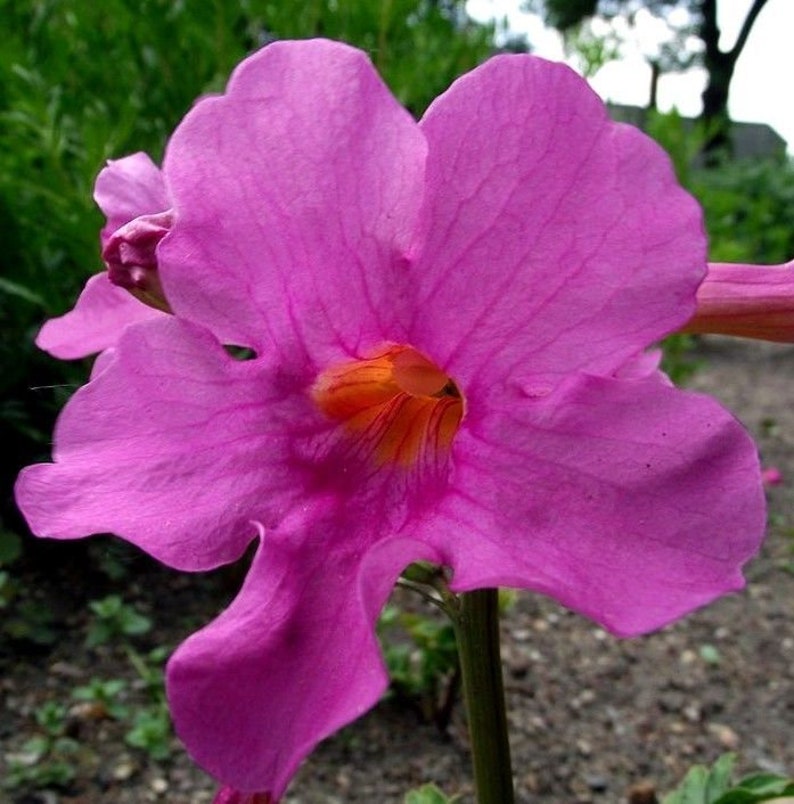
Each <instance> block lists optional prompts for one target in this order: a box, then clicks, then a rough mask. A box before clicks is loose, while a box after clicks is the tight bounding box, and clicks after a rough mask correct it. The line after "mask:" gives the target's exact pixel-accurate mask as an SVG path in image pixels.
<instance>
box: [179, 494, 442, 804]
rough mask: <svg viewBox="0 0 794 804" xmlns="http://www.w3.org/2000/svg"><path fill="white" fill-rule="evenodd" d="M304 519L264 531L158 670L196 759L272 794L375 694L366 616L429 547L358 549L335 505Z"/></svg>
mask: <svg viewBox="0 0 794 804" xmlns="http://www.w3.org/2000/svg"><path fill="white" fill-rule="evenodd" d="M338 510H339V509H338ZM309 530H310V532H304V533H303V534H300V533H294V532H293V533H287V532H282V533H280V532H278V531H276V532H273V533H266V534H265V535H264V538H263V543H262V546H261V548H260V550H259V552H258V554H257V556H256V557H255V559H254V562H253V565H252V567H251V569H250V571H249V573H248V577H247V579H246V581H245V584H244V586H243V588H242V590H241V592H240V593H239V595H238V596H237V598H236V599H235V601H234V602H233V603H232V604H231V606H230V607H229V608H228V609H227V610H226V611H224V612H223V613H222V614H221V615H220V616H219V617H218V618H217V619H216V620H215V621H214V622H213V623H211V624H210V625H209V626H207V627H206V628H204V629H203V630H202V631H199V632H198V633H196V634H194V635H193V636H191V637H190V638H189V639H188V640H187V641H186V642H185V643H184V644H183V645H182V646H181V647H180V648H179V649H178V650H177V651H176V653H175V654H174V656H173V657H172V658H171V661H170V662H169V664H168V671H167V689H168V697H169V702H170V706H171V711H172V714H173V716H174V722H175V725H176V730H177V733H178V734H179V736H180V737H181V739H182V740H183V741H184V742H185V744H186V746H187V748H188V750H189V752H190V753H191V754H192V755H193V757H194V758H195V759H196V761H197V762H199V764H201V765H202V766H203V767H204V768H205V769H207V770H208V771H209V772H210V773H211V774H213V775H214V776H216V777H217V778H218V779H220V780H221V781H222V782H223V783H225V784H229V785H231V786H233V787H234V788H237V789H239V790H244V791H254V790H257V791H266V792H269V793H271V794H272V795H273V797H274V798H275V799H278V798H279V797H280V796H281V794H282V792H283V791H284V788H285V787H286V786H287V783H288V782H289V780H290V778H291V777H292V775H293V774H294V772H295V770H296V769H297V767H298V765H299V763H300V762H301V761H302V760H303V758H304V757H305V756H306V755H307V754H308V753H309V752H310V751H311V750H312V748H313V747H314V746H315V745H316V743H317V742H319V741H320V740H322V739H323V738H325V737H326V736H328V735H329V734H331V733H332V732H334V731H335V730H336V729H338V728H340V727H341V726H343V725H345V724H347V723H349V722H350V721H351V720H354V719H355V718H357V717H359V716H361V715H362V714H363V713H364V712H365V711H366V710H367V709H369V708H370V707H371V706H373V705H374V704H375V703H376V701H377V700H378V698H379V697H380V695H381V694H382V693H383V691H384V689H385V688H386V684H387V674H386V671H385V668H384V666H383V661H382V659H381V658H380V651H379V647H378V644H377V640H376V639H375V620H376V618H377V616H378V614H379V612H380V609H381V608H382V606H383V604H384V602H385V601H386V599H387V597H388V595H389V593H390V591H391V589H392V587H393V585H394V582H395V581H396V579H397V576H398V575H399V573H400V572H401V571H402V569H403V568H404V567H405V566H406V565H407V564H408V563H410V562H411V561H413V560H423V559H424V560H437V558H438V556H437V554H435V553H434V551H432V550H431V549H429V548H427V547H426V546H424V545H421V544H418V543H416V542H413V541H409V540H393V541H387V542H382V543H380V544H378V545H377V546H375V547H374V548H372V549H369V550H367V549H366V546H365V544H366V542H371V541H372V538H373V534H372V533H367V532H366V531H365V530H364V529H363V528H362V527H361V524H360V522H358V521H357V520H356V517H349V516H345V515H344V514H339V513H336V514H334V513H333V512H326V513H322V514H320V515H319V516H317V517H316V519H315V521H314V523H313V524H312V525H311V526H310V528H309ZM362 541H363V544H362Z"/></svg>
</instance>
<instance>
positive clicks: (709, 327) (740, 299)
mask: <svg viewBox="0 0 794 804" xmlns="http://www.w3.org/2000/svg"><path fill="white" fill-rule="evenodd" d="M684 331H685V332H693V333H698V332H713V333H718V334H721V335H740V336H742V337H744V338H760V339H762V340H766V341H780V342H783V343H794V261H793V262H788V263H786V264H785V265H731V264H728V263H718V262H717V263H710V264H709V270H708V273H707V274H706V278H705V280H704V281H703V284H702V285H701V286H700V288H699V289H698V294H697V310H696V312H695V316H694V318H692V320H691V321H689V323H688V324H687V325H686V327H685V328H684Z"/></svg>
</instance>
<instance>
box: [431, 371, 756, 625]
mask: <svg viewBox="0 0 794 804" xmlns="http://www.w3.org/2000/svg"><path fill="white" fill-rule="evenodd" d="M469 425H470V426H469V428H467V430H465V431H462V432H461V433H460V434H459V438H458V442H457V444H456V453H457V454H456V474H455V484H454V489H451V490H450V493H449V494H448V496H447V499H446V500H445V501H444V502H443V503H442V505H441V509H442V511H443V514H442V516H441V517H439V518H438V519H437V520H435V521H433V520H432V518H431V519H430V521H429V522H428V524H427V525H426V527H424V528H423V531H424V533H425V534H426V535H427V538H428V539H429V540H430V541H431V542H432V543H436V544H438V545H439V549H442V550H444V551H445V553H446V561H447V563H449V564H451V565H452V566H453V568H454V578H453V587H454V588H455V589H456V590H464V589H474V588H478V587H487V586H512V587H519V588H528V589H533V590H535V591H538V592H542V593H544V594H546V595H549V596H550V597H553V598H555V599H556V600H558V601H560V602H561V603H563V604H564V605H565V606H568V607H570V608H572V609H574V610H576V611H578V612H580V613H582V614H584V615H585V616H587V617H590V618H592V619H594V620H596V621H597V622H599V623H601V624H603V625H604V626H605V627H607V628H609V629H610V630H611V631H613V632H615V633H617V634H619V635H624V636H626V635H635V634H640V633H644V632H647V631H651V630H653V629H655V628H659V627H661V626H663V625H665V624H666V623H669V622H671V621H672V620H675V619H676V618H678V617H681V616H683V615H684V614H686V613H688V612H689V611H691V610H693V609H695V608H697V607H699V606H702V605H704V604H705V603H708V602H709V601H711V600H713V599H714V598H716V597H718V596H719V595H722V594H724V593H726V592H729V591H732V590H735V589H739V588H740V587H741V586H742V585H743V580H742V576H741V572H740V569H741V566H742V564H743V563H744V562H745V561H747V560H748V559H749V558H750V557H751V556H752V555H753V554H754V553H755V552H756V550H757V548H758V546H759V544H760V542H761V539H762V537H763V533H764V509H765V505H764V500H763V492H762V490H761V484H760V477H759V465H758V457H757V454H756V450H755V447H754V445H753V443H752V441H751V439H750V438H749V436H748V435H747V433H746V432H745V430H744V429H743V428H742V427H741V426H740V424H739V423H738V422H736V421H735V420H734V419H733V417H731V416H730V414H728V413H727V412H725V411H724V410H722V409H721V408H720V406H719V405H718V404H717V403H716V402H714V401H712V400H710V399H709V398H707V397H703V396H700V395H696V394H689V393H684V392H681V391H678V390H676V389H673V388H668V387H666V386H664V385H662V384H661V383H658V382H657V381H655V380H653V379H651V380H645V381H621V380H610V379H601V378H595V377H581V378H579V379H577V378H572V379H571V380H570V381H568V382H567V383H565V384H564V385H563V386H561V387H560V388H558V389H557V390H556V391H555V392H553V393H550V394H549V395H547V396H545V397H526V396H523V395H522V394H521V393H520V392H519V391H518V390H516V391H515V393H514V394H513V395H512V396H511V398H510V399H505V400H503V405H502V408H501V412H497V411H494V412H493V413H492V414H491V415H489V416H488V417H483V418H482V419H481V420H475V421H470V422H469ZM449 534H454V537H450V536H449Z"/></svg>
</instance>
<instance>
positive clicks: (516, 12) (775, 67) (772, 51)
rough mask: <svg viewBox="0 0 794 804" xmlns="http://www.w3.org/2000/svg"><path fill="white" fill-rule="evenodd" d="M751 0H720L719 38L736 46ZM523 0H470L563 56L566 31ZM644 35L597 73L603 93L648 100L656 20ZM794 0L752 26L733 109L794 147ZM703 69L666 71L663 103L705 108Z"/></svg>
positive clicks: (768, 9)
mask: <svg viewBox="0 0 794 804" xmlns="http://www.w3.org/2000/svg"><path fill="white" fill-rule="evenodd" d="M751 3H752V0H720V2H719V3H718V15H719V17H718V19H719V26H720V30H721V32H722V39H721V40H720V41H721V46H722V47H723V49H725V48H730V47H732V46H733V43H734V41H735V39H736V36H737V34H738V32H739V27H740V25H741V23H742V20H743V19H744V18H745V16H746V15H747V10H748V9H749V7H750V5H751ZM520 6H521V0H469V1H468V6H467V7H468V10H469V13H470V14H471V16H472V17H474V18H475V19H480V20H486V19H490V18H494V17H495V18H497V19H503V18H506V19H507V22H508V25H509V28H510V30H511V31H513V32H516V33H526V34H527V35H528V39H529V41H530V43H531V44H532V47H533V52H534V53H536V54H537V55H539V56H545V57H546V58H550V59H558V60H565V54H564V52H563V48H562V42H561V39H560V36H559V35H558V34H557V33H556V32H554V31H549V30H546V29H544V27H543V24H542V22H541V21H540V19H539V18H538V17H536V16H533V15H530V14H527V13H525V12H522V11H520ZM637 30H638V31H639V34H638V36H639V37H640V41H635V42H634V43H633V45H629V46H627V50H628V51H632V50H633V51H634V52H633V54H632V53H627V56H626V57H625V58H623V59H621V60H620V61H617V62H613V63H611V64H607V65H606V66H605V67H604V68H603V69H602V70H600V71H599V72H598V73H596V75H595V76H594V77H593V79H592V82H591V83H592V85H593V87H594V88H595V90H596V91H597V92H598V93H599V94H600V95H601V97H603V98H604V99H605V100H611V101H615V102H617V103H629V104H634V105H640V106H644V105H645V104H646V103H647V102H648V92H649V87H650V67H648V65H647V62H646V61H645V59H644V58H643V56H642V48H643V47H652V46H653V42H654V26H653V25H650V24H646V25H644V26H643V25H640V24H638V26H637ZM792 35H794V0H769V1H768V3H767V5H766V6H765V7H764V9H763V11H761V13H760V14H759V15H758V19H757V20H756V22H755V25H754V26H753V30H752V32H751V33H750V38H749V39H748V40H747V44H746V45H745V48H744V50H743V52H742V55H741V56H740V57H739V61H738V62H737V64H736V71H735V72H734V77H733V82H732V83H731V94H730V99H729V110H730V114H731V117H732V118H733V119H734V120H742V121H747V122H754V123H767V124H769V125H770V126H772V128H774V129H775V131H777V133H778V134H780V136H781V137H783V139H785V140H786V141H787V142H788V145H789V153H794V49H793V48H792V46H791V38H792ZM704 85H705V72H704V71H703V70H702V69H692V70H690V71H689V72H687V73H685V74H675V75H668V76H664V77H662V79H661V80H660V82H659V106H660V108H661V109H662V110H663V111H667V110H668V109H670V108H672V107H673V106H676V107H677V108H678V110H679V111H680V112H681V113H682V114H684V115H697V114H698V113H699V111H700V106H701V104H700V93H701V92H702V91H703V87H704Z"/></svg>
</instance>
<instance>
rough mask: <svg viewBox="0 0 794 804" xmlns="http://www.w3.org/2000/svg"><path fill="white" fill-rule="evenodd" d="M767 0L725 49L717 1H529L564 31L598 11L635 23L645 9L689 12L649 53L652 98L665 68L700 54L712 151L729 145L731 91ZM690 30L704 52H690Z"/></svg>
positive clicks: (756, 4)
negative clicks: (668, 39) (687, 41)
mask: <svg viewBox="0 0 794 804" xmlns="http://www.w3.org/2000/svg"><path fill="white" fill-rule="evenodd" d="M766 3H767V0H754V1H753V4H752V6H751V7H750V10H749V11H748V12H747V16H746V17H745V19H744V22H743V23H742V26H741V30H740V31H739V35H738V37H737V38H736V42H735V43H734V45H733V47H732V48H730V50H722V49H721V48H720V45H719V41H720V29H719V26H718V24H717V0H527V6H528V8H529V9H530V10H533V11H537V12H539V13H541V14H542V16H543V17H544V19H545V21H546V23H547V24H548V25H550V26H552V27H554V28H556V29H557V30H559V31H560V32H562V33H563V34H566V33H567V32H570V31H573V30H575V29H576V28H577V27H578V26H580V25H581V24H582V23H583V22H586V21H587V20H590V19H592V18H593V17H595V16H600V17H603V18H605V19H607V20H610V21H611V20H614V19H615V18H617V17H621V18H623V19H625V20H627V21H628V22H629V23H631V22H632V21H633V19H634V17H635V16H636V14H637V13H638V12H639V11H640V10H642V9H645V10H646V11H648V12H649V13H651V14H652V15H653V16H655V17H657V18H660V19H663V20H665V21H668V18H669V16H670V13H671V12H672V11H673V9H680V10H681V11H683V12H685V14H683V15H680V16H681V17H683V19H684V20H685V22H683V23H682V24H678V25H676V26H673V25H670V23H669V22H668V25H670V28H671V31H672V34H673V39H672V40H671V42H670V43H669V44H668V45H666V46H664V47H662V48H661V49H660V54H659V58H658V59H655V58H653V57H651V58H649V62H650V64H651V70H652V75H653V76H654V78H653V79H652V88H651V97H652V101H653V98H654V95H655V82H656V81H657V80H658V77H659V75H660V74H661V73H663V72H669V71H671V70H676V69H678V70H680V69H686V68H687V67H689V66H691V64H692V63H693V62H694V58H693V57H695V58H697V60H698V61H699V62H700V63H701V64H702V65H703V66H704V67H705V69H706V72H707V74H708V79H707V83H706V88H705V89H704V90H703V95H702V99H703V111H702V114H701V119H702V121H703V123H704V124H705V127H706V130H707V131H709V132H711V134H710V136H709V138H708V140H707V142H706V146H705V148H706V150H707V151H714V150H716V149H720V148H722V147H724V146H726V145H728V132H729V127H728V126H729V116H728V94H729V90H730V84H731V79H732V78H733V72H734V69H735V67H736V62H737V61H738V59H739V56H740V55H741V53H742V51H743V50H744V46H745V44H746V43H747V39H748V37H749V36H750V31H751V30H752V28H753V25H754V24H755V21H756V19H757V18H758V15H759V14H760V13H761V10H762V9H763V7H764V6H765V5H766ZM691 35H694V36H696V37H697V38H698V39H700V40H701V42H702V49H701V50H700V52H699V53H696V54H693V53H691V52H690V53H688V52H687V49H686V47H685V45H684V42H685V39H686V37H688V36H691Z"/></svg>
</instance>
